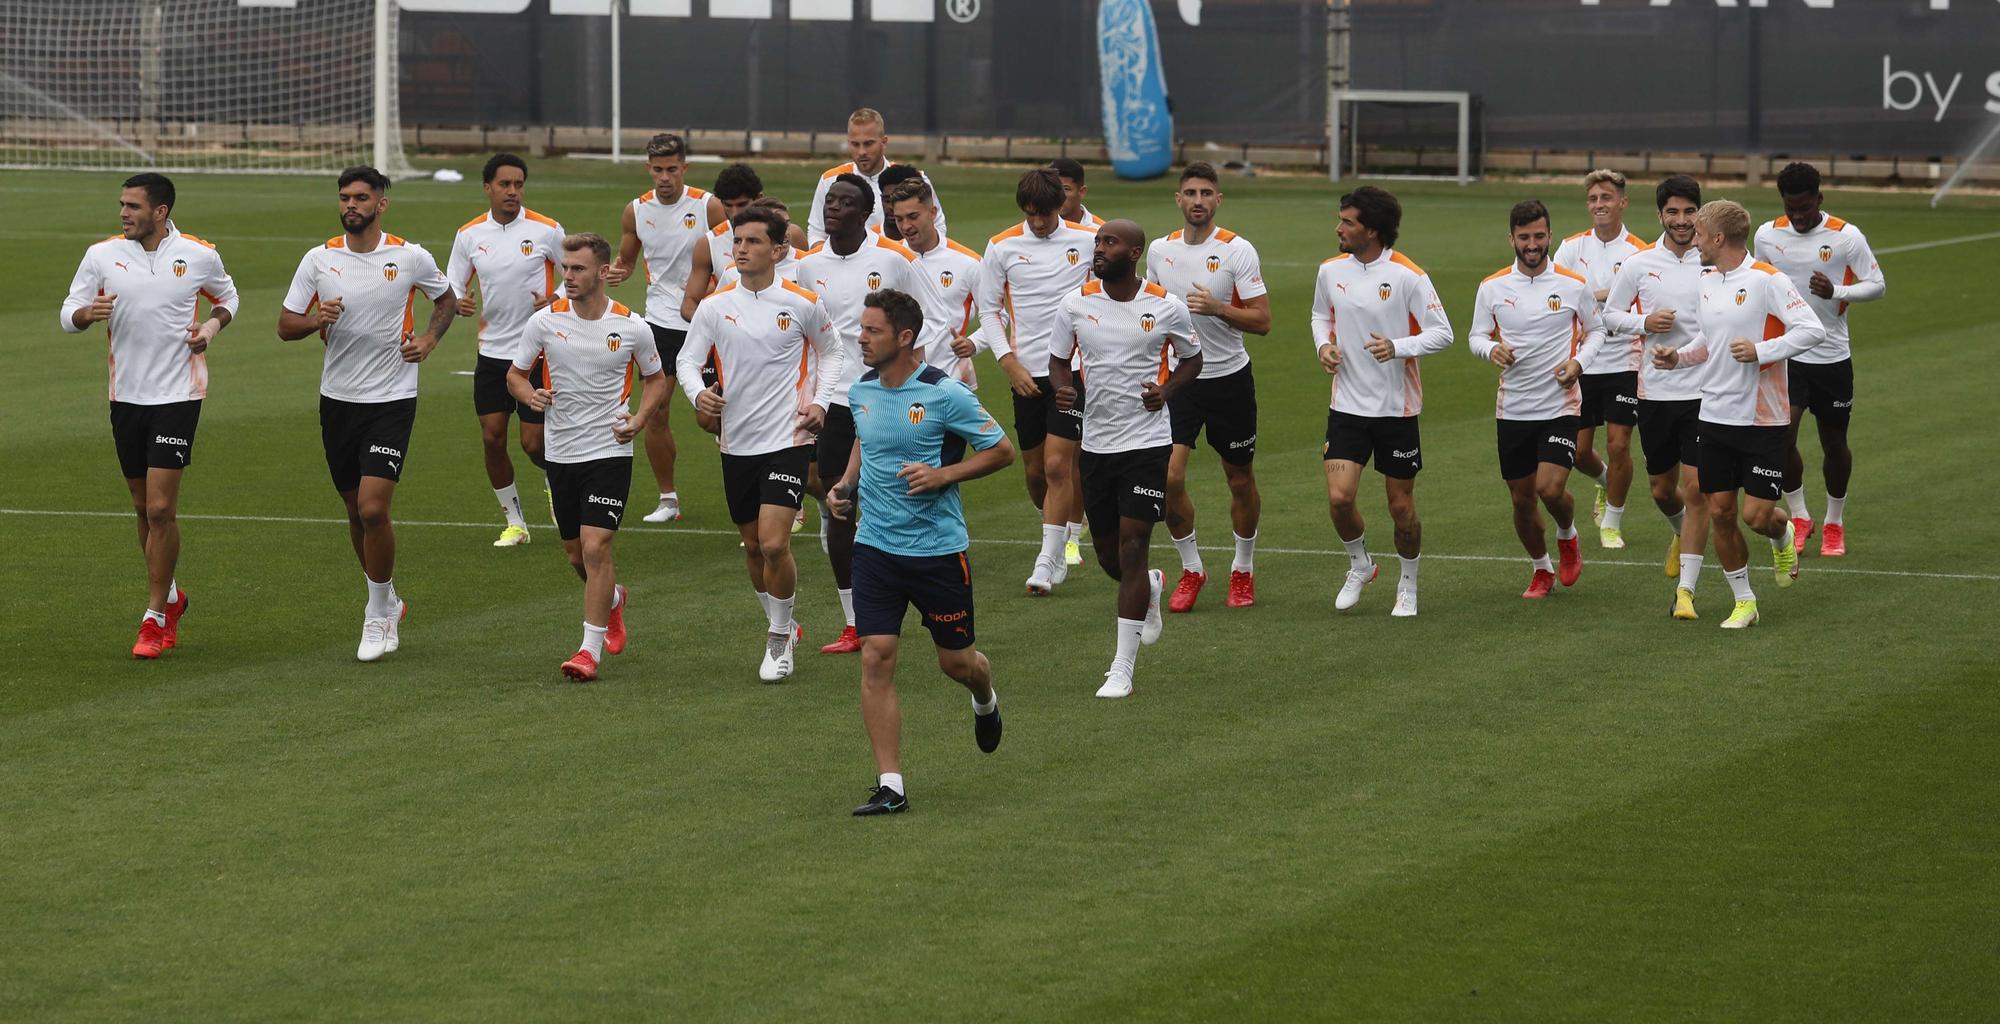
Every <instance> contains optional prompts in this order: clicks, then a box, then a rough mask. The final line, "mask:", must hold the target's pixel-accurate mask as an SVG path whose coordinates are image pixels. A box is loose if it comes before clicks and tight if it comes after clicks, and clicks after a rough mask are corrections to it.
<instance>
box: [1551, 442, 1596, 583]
mask: <svg viewBox="0 0 2000 1024" xmlns="http://www.w3.org/2000/svg"><path fill="white" fill-rule="evenodd" d="M1565 433H1567V432H1565ZM1607 433H1608V431H1607ZM1535 496H1536V497H1537V498H1539V499H1540V500H1541V503H1542V507H1543V508H1545V509H1548V510H1549V518H1550V519H1553V520H1555V524H1556V552H1557V555H1558V559H1557V563H1558V564H1557V571H1556V578H1557V581H1558V582H1560V583H1561V584H1562V585H1563V586H1565V587H1573V586H1575V585H1576V581H1577V578H1578V577H1580V576H1582V575H1583V552H1582V550H1581V546H1580V545H1579V544H1578V543H1577V536H1576V499H1574V498H1572V497H1570V494H1569V466H1568V464H1567V463H1562V462H1549V461H1547V460H1546V459H1545V460H1544V461H1542V462H1541V463H1540V464H1539V465H1537V466H1536V467H1535Z"/></svg>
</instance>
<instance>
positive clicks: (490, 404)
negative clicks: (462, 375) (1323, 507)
mask: <svg viewBox="0 0 2000 1024" xmlns="http://www.w3.org/2000/svg"><path fill="white" fill-rule="evenodd" d="M513 368H514V361H513V360H511V359H495V358H493V357H492V356H480V357H479V365H477V366H475V367H473V368H472V411H473V412H474V413H475V414H477V415H480V416H491V415H493V414H494V413H496V412H499V413H512V414H514V415H516V416H519V417H521V422H523V423H540V422H542V414H541V413H538V412H536V411H535V410H533V409H530V408H528V407H527V406H525V405H522V404H521V403H519V402H516V401H514V393H513V392H511V391H508V390H507V371H508V370H511V369H513ZM528 380H529V382H530V383H533V384H534V385H535V386H537V387H544V388H545V387H548V386H549V364H548V360H546V359H543V358H542V357H541V356H536V357H535V365H533V366H530V367H528Z"/></svg>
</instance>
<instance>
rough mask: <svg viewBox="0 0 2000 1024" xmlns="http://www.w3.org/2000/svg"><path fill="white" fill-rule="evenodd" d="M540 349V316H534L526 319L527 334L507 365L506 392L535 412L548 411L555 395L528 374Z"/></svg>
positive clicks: (538, 355) (539, 353) (540, 352)
mask: <svg viewBox="0 0 2000 1024" xmlns="http://www.w3.org/2000/svg"><path fill="white" fill-rule="evenodd" d="M542 351H543V350H542V318H541V317H536V318H534V319H533V320H530V321H528V331H527V335H526V336H525V337H523V338H522V339H521V345H520V347H519V351H518V352H516V354H515V356H514V361H513V362H512V363H510V364H508V366H507V393H508V394H510V395H512V396H514V401H516V402H519V403H521V404H522V405H525V406H527V407H528V408H530V409H533V410H535V411H536V412H547V411H549V406H550V405H551V404H553V403H554V401H555V397H556V393H555V391H554V389H551V388H544V387H541V386H540V385H538V384H537V383H536V382H535V381H534V380H533V379H532V378H530V377H529V376H528V371H529V370H530V369H533V368H534V365H535V360H536V359H538V358H540V357H541V355H542Z"/></svg>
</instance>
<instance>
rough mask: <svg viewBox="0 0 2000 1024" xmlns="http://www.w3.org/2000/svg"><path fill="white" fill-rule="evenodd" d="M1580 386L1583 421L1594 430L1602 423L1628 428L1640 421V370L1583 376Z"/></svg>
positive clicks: (1582, 424)
mask: <svg viewBox="0 0 2000 1024" xmlns="http://www.w3.org/2000/svg"><path fill="white" fill-rule="evenodd" d="M1579 379H1580V380H1581V381H1582V383H1583V412H1582V420H1583V422H1582V423H1581V424H1580V426H1584V427H1595V426H1598V425H1599V424H1603V423H1622V424H1624V425H1626V426H1628V427H1629V426H1631V425H1632V424H1634V423H1637V422H1639V371H1637V370H1627V371H1625V372H1624V373H1586V374H1584V375H1583V376H1582V377H1581V378H1579Z"/></svg>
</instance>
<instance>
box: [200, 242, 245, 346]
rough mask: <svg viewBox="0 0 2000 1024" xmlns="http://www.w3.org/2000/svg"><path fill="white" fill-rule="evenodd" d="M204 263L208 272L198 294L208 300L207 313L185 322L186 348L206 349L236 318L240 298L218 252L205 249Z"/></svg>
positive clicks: (234, 282)
mask: <svg viewBox="0 0 2000 1024" xmlns="http://www.w3.org/2000/svg"><path fill="white" fill-rule="evenodd" d="M208 264H209V265H208V272H207V274H206V275H205V276H204V278H203V280H202V282H201V297H202V298H204V299H207V300H208V316H206V317H204V318H202V319H201V320H200V321H198V322H196V323H192V324H189V325H188V329H187V346H188V351H190V352H206V351H208V343H209V342H211V341H214V340H215V336H216V335H217V334H220V333H222V329H223V328H224V327H227V326H229V324H230V322H231V321H233V320H235V319H236V310H237V306H238V303H239V301H240V300H239V298H238V297H237V294H236V281H235V280H234V279H233V278H231V277H230V276H229V271H228V270H226V269H224V267H223V266H222V256H221V255H220V254H219V253H217V252H215V251H214V250H213V249H211V250H209V253H208Z"/></svg>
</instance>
